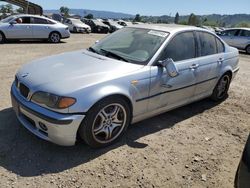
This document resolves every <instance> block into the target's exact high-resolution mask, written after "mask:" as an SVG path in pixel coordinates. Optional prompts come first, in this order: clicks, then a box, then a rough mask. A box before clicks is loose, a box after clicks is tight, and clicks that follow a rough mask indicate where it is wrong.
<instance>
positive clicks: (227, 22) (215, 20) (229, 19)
mask: <svg viewBox="0 0 250 188" xmlns="http://www.w3.org/2000/svg"><path fill="white" fill-rule="evenodd" d="M44 13H45V14H47V13H59V10H44ZM70 14H77V15H80V16H86V15H87V14H93V15H94V18H111V19H121V18H122V19H133V18H134V17H135V15H132V14H125V13H120V12H111V11H100V10H88V9H70ZM196 16H197V17H198V19H199V20H200V23H201V25H203V24H204V25H216V26H217V25H218V26H226V27H234V26H236V25H237V24H239V23H241V22H247V23H249V24H250V14H234V15H220V14H210V15H196ZM188 18H189V15H186V16H180V18H179V23H187V22H188ZM204 20H206V22H204ZM142 21H143V22H152V23H173V22H174V17H171V16H167V15H163V16H142Z"/></svg>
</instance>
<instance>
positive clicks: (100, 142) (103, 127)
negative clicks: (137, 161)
mask: <svg viewBox="0 0 250 188" xmlns="http://www.w3.org/2000/svg"><path fill="white" fill-rule="evenodd" d="M130 119H131V110H130V107H129V105H128V104H127V102H126V101H125V100H124V99H122V98H120V97H108V98H105V99H103V100H101V101H100V102H98V103H97V104H96V105H94V107H92V108H91V109H90V110H89V112H88V113H87V116H86V117H85V118H84V120H83V122H82V124H81V126H80V129H79V134H80V136H81V138H82V139H83V140H84V141H85V142H86V143H87V144H88V145H90V146H91V147H104V146H107V145H110V144H112V143H114V142H115V141H116V140H117V139H118V138H120V137H121V136H122V134H123V133H124V132H125V130H126V129H127V127H128V125H129V123H130Z"/></svg>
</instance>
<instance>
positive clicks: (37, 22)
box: [33, 18, 48, 24]
mask: <svg viewBox="0 0 250 188" xmlns="http://www.w3.org/2000/svg"><path fill="white" fill-rule="evenodd" d="M33 23H34V24H48V21H47V20H46V19H42V18H33Z"/></svg>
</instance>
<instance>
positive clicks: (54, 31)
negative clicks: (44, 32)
mask: <svg viewBox="0 0 250 188" xmlns="http://www.w3.org/2000/svg"><path fill="white" fill-rule="evenodd" d="M52 33H58V34H59V35H60V38H62V34H61V33H60V32H59V31H56V30H53V31H51V32H50V33H49V37H50V35H51V34H52Z"/></svg>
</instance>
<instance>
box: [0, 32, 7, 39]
mask: <svg viewBox="0 0 250 188" xmlns="http://www.w3.org/2000/svg"><path fill="white" fill-rule="evenodd" d="M0 33H1V34H2V35H3V37H4V39H6V35H5V33H4V32H3V31H2V30H0Z"/></svg>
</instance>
